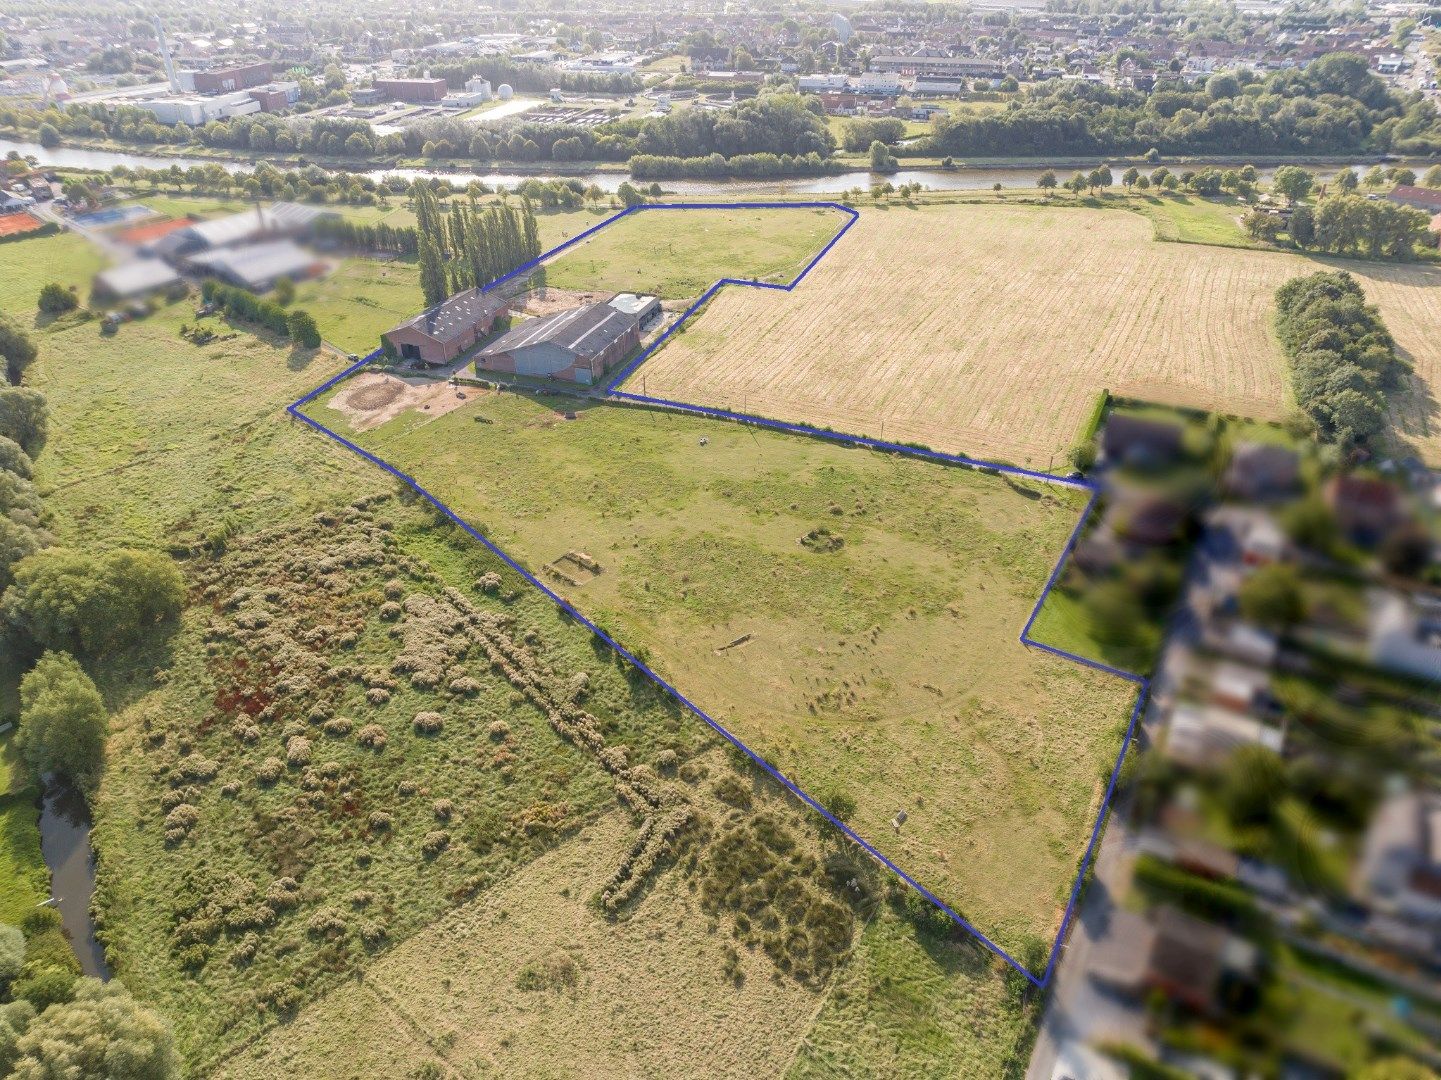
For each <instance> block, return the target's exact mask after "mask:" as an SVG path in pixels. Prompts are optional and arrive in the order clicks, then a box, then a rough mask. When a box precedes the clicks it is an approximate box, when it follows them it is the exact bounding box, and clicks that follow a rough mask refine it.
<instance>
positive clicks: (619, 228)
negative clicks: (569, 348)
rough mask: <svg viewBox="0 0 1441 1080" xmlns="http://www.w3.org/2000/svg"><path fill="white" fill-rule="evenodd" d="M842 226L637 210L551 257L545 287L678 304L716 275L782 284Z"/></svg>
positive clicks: (787, 215)
mask: <svg viewBox="0 0 1441 1080" xmlns="http://www.w3.org/2000/svg"><path fill="white" fill-rule="evenodd" d="M544 220H545V219H544V218H542V221H544ZM843 224H844V221H843V220H842V218H841V217H840V215H839V214H837V213H836V212H835V211H833V210H803V209H784V210H684V211H682V210H643V211H640V212H638V213H635V214H632V215H630V216H629V217H626V218H624V219H622V220H621V221H618V222H616V223H615V224H613V225H609V226H607V227H606V228H605V229H603V230H601V231H600V232H599V233H597V234H596V235H595V236H594V237H592V238H590V239H589V240H587V241H585V243H584V244H582V245H580V246H578V247H575V248H572V249H570V250H569V251H567V252H566V253H565V254H564V255H562V256H560V257H558V258H557V259H556V261H555V262H553V263H551V264H550V265H548V266H547V267H546V284H548V285H551V286H554V287H555V288H560V289H581V290H591V291H599V292H605V291H610V292H635V293H650V294H653V295H656V296H660V297H662V298H664V299H682V298H685V297H693V296H698V295H700V294H701V293H702V292H704V291H705V290H706V289H707V288H709V287H710V286H711V285H713V284H714V283H715V282H717V281H718V280H720V279H721V278H723V277H734V278H743V279H748V280H755V281H774V282H786V281H790V280H791V278H793V277H795V275H796V274H798V273H799V272H800V271H801V269H802V268H803V267H804V266H805V264H806V263H807V262H809V261H810V260H811V258H812V257H814V255H815V254H816V252H818V251H820V249H821V248H822V247H824V246H825V244H826V242H827V241H828V240H830V238H831V237H832V236H834V235H835V234H836V232H837V231H839V229H840V228H841V226H842V225H843ZM577 231H578V230H577ZM542 239H544V237H543V238H542Z"/></svg>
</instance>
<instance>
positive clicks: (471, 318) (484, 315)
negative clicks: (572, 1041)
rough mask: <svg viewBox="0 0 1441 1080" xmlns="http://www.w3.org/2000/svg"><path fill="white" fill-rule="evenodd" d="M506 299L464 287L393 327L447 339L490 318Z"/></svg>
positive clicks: (458, 335)
mask: <svg viewBox="0 0 1441 1080" xmlns="http://www.w3.org/2000/svg"><path fill="white" fill-rule="evenodd" d="M505 305H506V299H505V297H504V296H502V295H501V294H500V293H499V292H481V291H480V290H479V289H466V290H465V292H459V293H456V294H455V295H454V296H452V297H451V298H450V299H449V300H442V301H441V302H440V303H438V304H436V305H435V307H433V308H426V309H425V310H424V311H422V312H421V313H420V314H419V315H417V316H416V317H415V318H413V319H410V320H408V321H407V322H403V323H401V324H400V326H397V327H396V328H395V329H396V330H399V329H401V328H402V327H406V326H412V327H414V328H415V329H416V330H419V331H420V332H421V333H422V334H425V335H426V336H427V337H433V338H435V340H437V341H451V340H453V339H454V338H458V337H460V335H462V334H464V333H466V332H467V331H469V330H471V329H472V328H473V327H475V326H477V325H479V324H480V323H482V322H486V321H488V320H490V319H491V318H493V317H494V316H495V315H496V314H497V313H499V311H500V310H501V309H502V308H503V307H505Z"/></svg>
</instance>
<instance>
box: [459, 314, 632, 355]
mask: <svg viewBox="0 0 1441 1080" xmlns="http://www.w3.org/2000/svg"><path fill="white" fill-rule="evenodd" d="M635 326H636V317H635V316H634V315H632V314H630V313H629V312H625V311H619V310H617V309H616V308H613V307H611V306H610V305H609V304H587V305H585V306H584V307H578V308H571V309H570V310H569V311H558V312H556V313H555V314H554V315H545V316H542V317H541V318H538V319H527V320H526V321H525V322H523V323H521V324H520V325H519V326H517V327H516V328H515V329H513V330H511V331H510V332H509V333H507V334H504V335H503V336H501V337H499V338H497V339H496V340H495V341H493V342H491V343H490V345H488V346H487V347H486V348H484V349H482V350H481V351H480V355H481V356H482V357H491V356H499V355H500V354H502V353H509V352H515V351H516V350H517V349H524V348H529V347H530V346H534V345H554V346H557V347H559V348H562V349H565V350H567V351H569V352H572V353H574V354H575V355H576V356H578V357H581V358H584V359H588V358H590V357H592V356H595V355H596V354H597V353H599V352H601V351H602V350H603V349H605V348H606V347H607V346H609V345H610V344H612V343H613V342H614V341H615V340H616V339H617V338H620V337H623V336H624V335H625V334H626V333H628V332H629V331H631V330H634V329H635Z"/></svg>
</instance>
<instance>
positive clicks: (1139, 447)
mask: <svg viewBox="0 0 1441 1080" xmlns="http://www.w3.org/2000/svg"><path fill="white" fill-rule="evenodd" d="M1181 434H1182V433H1181V428H1180V427H1179V426H1178V425H1176V424H1168V423H1166V422H1164V421H1161V420H1146V419H1143V418H1141V417H1139V416H1130V415H1127V414H1126V413H1112V414H1111V415H1110V416H1109V417H1107V418H1106V427H1105V430H1104V431H1103V432H1102V434H1101V449H1102V451H1103V452H1104V453H1105V456H1106V460H1107V461H1109V462H1113V463H1117V464H1126V465H1144V466H1154V465H1164V464H1167V463H1169V462H1172V461H1175V460H1176V459H1177V458H1179V457H1180V456H1181Z"/></svg>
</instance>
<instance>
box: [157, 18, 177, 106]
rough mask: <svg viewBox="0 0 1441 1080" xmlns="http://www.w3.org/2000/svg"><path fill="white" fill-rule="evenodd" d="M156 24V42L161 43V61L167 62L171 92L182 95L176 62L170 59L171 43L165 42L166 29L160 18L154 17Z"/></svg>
mask: <svg viewBox="0 0 1441 1080" xmlns="http://www.w3.org/2000/svg"><path fill="white" fill-rule="evenodd" d="M152 21H153V22H154V23H155V40H156V41H158V42H159V43H160V59H161V60H163V61H164V62H165V77H166V78H167V79H169V80H170V92H171V93H172V94H178V93H180V77H179V76H178V75H176V74H175V61H174V60H172V59H171V58H170V43H169V42H167V41H166V40H165V27H163V26H161V25H160V16H159V15H155V16H152Z"/></svg>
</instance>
